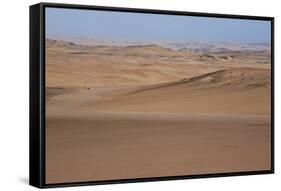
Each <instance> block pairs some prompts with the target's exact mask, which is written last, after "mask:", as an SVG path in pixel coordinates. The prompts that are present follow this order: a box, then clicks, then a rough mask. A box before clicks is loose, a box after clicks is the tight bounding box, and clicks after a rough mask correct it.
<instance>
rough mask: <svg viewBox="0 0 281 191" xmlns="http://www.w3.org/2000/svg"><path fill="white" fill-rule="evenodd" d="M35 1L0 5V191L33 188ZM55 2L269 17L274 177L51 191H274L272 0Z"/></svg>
mask: <svg viewBox="0 0 281 191" xmlns="http://www.w3.org/2000/svg"><path fill="white" fill-rule="evenodd" d="M38 2H39V1H36V0H2V1H1V4H0V14H1V16H0V190H3V191H9V190H13V191H23V190H30V191H32V190H36V188H33V187H30V186H28V106H29V103H28V91H29V84H28V83H29V81H28V75H29V73H28V72H29V68H28V67H29V65H28V57H29V56H28V55H29V48H28V43H29V8H28V7H29V5H31V4H35V3H38ZM56 2H60V3H62V2H64V3H74V4H75V3H76V4H89V5H104V6H120V7H135V8H150V9H166V10H182V11H193V12H210V13H225V14H245V15H261V16H273V17H275V19H276V20H275V25H276V30H275V34H276V41H275V42H276V46H275V48H276V51H275V54H276V57H275V58H276V59H275V68H276V71H275V73H276V78H275V79H276V86H275V88H276V94H275V96H276V104H275V106H276V133H275V134H276V142H275V143H276V174H274V175H256V176H242V177H227V178H209V179H193V180H179V181H164V182H152V183H132V184H119V185H105V186H86V187H75V188H64V189H52V190H73V191H75V190H82V191H83V190H99V191H105V190H106V191H121V190H122V191H145V190H151V191H152V190H157V191H160V190H208V191H211V190H216V191H220V190H228V191H231V190H235V191H237V190H255V191H258V190H263V191H264V190H278V188H277V187H278V186H279V190H280V187H281V184H280V181H281V174H280V152H279V150H280V142H281V135H280V126H279V125H280V122H281V121H280V120H281V105H280V104H281V103H280V101H279V100H280V97H281V90H280V89H279V88H278V87H280V83H281V75H278V74H279V73H280V72H281V67H280V66H281V63H279V61H280V48H281V47H280V46H281V42H280V38H279V35H280V34H281V33H280V32H281V30H280V29H281V25H280V24H281V21H280V20H281V11H280V7H281V6H280V5H278V2H279V1H278V0H263V1H257V0H256V1H250V0H227V1H226V0H212V1H207V0H170V1H167V0H166V1H164V0H118V1H117V0H95V1H94V0H68V1H67V0H56Z"/></svg>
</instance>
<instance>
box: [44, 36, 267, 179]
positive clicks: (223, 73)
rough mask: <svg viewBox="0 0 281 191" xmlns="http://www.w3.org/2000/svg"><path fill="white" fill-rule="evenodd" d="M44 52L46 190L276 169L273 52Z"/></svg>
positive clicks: (150, 48) (82, 48) (61, 47)
mask: <svg viewBox="0 0 281 191" xmlns="http://www.w3.org/2000/svg"><path fill="white" fill-rule="evenodd" d="M46 46H47V47H46V182H47V183H61V182H78V181H93V180H112V179H128V178H145V177H161V176H173V175H175V176H176V175H192V174H207V173H223V172H241V171H256V170H269V169H270V168H271V158H270V157H271V153H270V152H271V145H270V143H271V140H270V137H271V134H270V132H271V128H270V127H271V104H270V103H271V64H270V50H253V49H251V50H240V51H239V50H231V49H229V50H228V49H224V50H220V51H212V50H210V51H208V52H200V51H199V52H194V51H190V50H183V49H181V50H175V49H172V48H167V47H163V46H161V45H157V44H146V45H126V46H125V45H122V46H121V45H120V46H112V45H95V46H93V45H80V44H75V43H72V42H65V41H56V40H47V42H46Z"/></svg>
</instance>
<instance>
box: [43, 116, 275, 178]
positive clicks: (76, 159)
mask: <svg viewBox="0 0 281 191" xmlns="http://www.w3.org/2000/svg"><path fill="white" fill-rule="evenodd" d="M47 125H48V128H47V132H46V135H47V153H46V154H47V155H46V156H47V158H46V161H47V182H49V183H55V182H73V181H90V180H108V179H124V178H141V177H159V176H173V175H191V174H206V173H222V172H238V171H256V170H266V169H270V160H271V159H270V128H268V127H269V126H270V119H269V118H267V117H258V116H243V117H232V116H190V117H184V116H174V117H172V118H171V119H169V116H167V117H166V116H158V115H155V119H153V117H152V116H151V115H150V116H147V117H145V116H142V115H141V114H135V115H132V114H131V117H130V115H129V117H128V116H127V117H124V116H118V115H117V116H114V114H112V117H111V114H104V116H103V115H100V116H99V117H96V118H93V119H92V118H91V117H84V118H83V117H81V118H75V117H68V118H66V117H65V118H58V117H53V118H52V117H51V118H49V119H48V120H47ZM77 127H79V128H77Z"/></svg>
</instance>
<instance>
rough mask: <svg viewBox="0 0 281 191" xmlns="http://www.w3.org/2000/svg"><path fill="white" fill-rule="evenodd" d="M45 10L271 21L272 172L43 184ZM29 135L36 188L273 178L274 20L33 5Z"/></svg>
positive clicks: (268, 18)
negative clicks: (271, 175)
mask: <svg viewBox="0 0 281 191" xmlns="http://www.w3.org/2000/svg"><path fill="white" fill-rule="evenodd" d="M47 7H53V8H70V9H84V10H103V11H118V12H137V13H153V14H165V15H184V16H198V17H215V18H237V19H249V20H265V21H270V22H271V87H272V88H271V169H270V170H263V171H245V172H230V173H214V174H199V175H186V176H164V177H151V178H136V179H121V180H105V181H87V182H66V183H58V184H46V182H45V8H47ZM29 132H30V134H29V135H30V139H29V142H30V143H29V184H30V185H32V186H35V187H38V188H53V187H66V186H85V185H100V184H115V183H132V182H147V181H164V180H178V179H191V178H210V177H227V176H242V175H258V174H272V173H274V18H273V17H261V16H248V15H231V14H215V13H196V12H184V11H169V10H152V9H135V8H123V7H122V8H121V7H103V6H89V5H73V4H57V3H39V4H36V5H32V6H30V129H29Z"/></svg>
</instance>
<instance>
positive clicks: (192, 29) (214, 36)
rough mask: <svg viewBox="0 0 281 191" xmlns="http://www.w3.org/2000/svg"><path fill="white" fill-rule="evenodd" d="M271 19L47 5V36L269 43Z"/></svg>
mask: <svg viewBox="0 0 281 191" xmlns="http://www.w3.org/2000/svg"><path fill="white" fill-rule="evenodd" d="M270 35H271V29H270V22H269V21H255V20H244V19H223V18H208V17H192V16H174V15H159V14H143V13H126V12H109V11H94V10H79V9H63V8H46V36H47V38H51V37H58V36H60V37H67V38H71V37H82V38H84V37H86V38H93V39H98V40H126V41H169V42H185V41H201V42H202V41H203V42H205V41H212V42H237V43H268V42H270Z"/></svg>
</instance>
